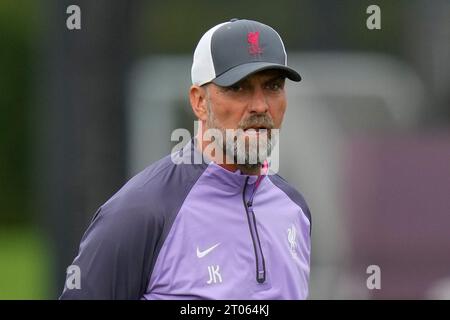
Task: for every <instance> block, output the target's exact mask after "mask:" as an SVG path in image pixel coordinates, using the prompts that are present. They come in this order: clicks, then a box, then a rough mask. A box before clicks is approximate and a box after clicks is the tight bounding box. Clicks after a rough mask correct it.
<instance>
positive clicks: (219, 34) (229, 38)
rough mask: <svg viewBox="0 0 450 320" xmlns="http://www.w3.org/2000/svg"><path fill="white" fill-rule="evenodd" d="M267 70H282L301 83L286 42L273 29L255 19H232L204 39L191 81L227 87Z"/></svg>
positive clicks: (206, 34)
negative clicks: (291, 64)
mask: <svg viewBox="0 0 450 320" xmlns="http://www.w3.org/2000/svg"><path fill="white" fill-rule="evenodd" d="M267 69H278V70H282V71H283V72H284V74H285V75H286V77H287V78H289V79H291V80H293V81H300V80H301V77H300V75H299V74H298V72H297V71H295V70H294V69H292V68H290V67H289V66H288V65H287V55H286V50H285V48H284V44H283V40H281V37H280V35H279V34H278V33H277V32H276V31H275V30H274V29H273V28H271V27H269V26H268V25H265V24H263V23H261V22H257V21H253V20H245V19H242V20H239V19H231V20H230V21H228V22H224V23H220V24H218V25H216V26H214V27H212V28H211V29H209V30H208V31H207V32H206V33H205V34H204V35H203V36H202V37H201V39H200V41H199V43H198V45H197V47H196V48H195V51H194V59H193V63H192V69H191V78H192V84H195V85H199V86H201V85H203V84H206V83H208V82H214V83H215V84H217V85H219V86H224V87H227V86H231V85H233V84H235V83H236V82H239V81H240V80H242V79H243V78H245V77H247V76H249V75H251V74H253V73H256V72H259V71H262V70H267Z"/></svg>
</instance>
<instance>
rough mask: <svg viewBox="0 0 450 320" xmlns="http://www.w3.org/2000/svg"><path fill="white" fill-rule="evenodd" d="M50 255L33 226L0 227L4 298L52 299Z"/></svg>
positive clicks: (1, 295)
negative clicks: (29, 227)
mask: <svg viewBox="0 0 450 320" xmlns="http://www.w3.org/2000/svg"><path fill="white" fill-rule="evenodd" d="M48 270H49V254H48V250H47V248H46V244H45V241H44V240H43V237H41V236H40V235H39V234H38V233H37V232H35V231H34V230H32V229H26V228H24V229H18V228H17V229H5V228H0V299H48V298H49V285H48V284H49V272H48Z"/></svg>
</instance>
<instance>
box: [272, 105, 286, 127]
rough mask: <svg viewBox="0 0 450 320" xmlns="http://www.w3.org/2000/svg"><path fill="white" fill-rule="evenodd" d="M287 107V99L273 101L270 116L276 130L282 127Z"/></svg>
mask: <svg viewBox="0 0 450 320" xmlns="http://www.w3.org/2000/svg"><path fill="white" fill-rule="evenodd" d="M286 107H287V102H286V98H280V99H276V101H273V103H272V104H271V112H270V115H271V116H272V119H273V122H274V124H275V127H276V128H279V127H280V126H281V123H282V122H283V117H284V113H285V112H286Z"/></svg>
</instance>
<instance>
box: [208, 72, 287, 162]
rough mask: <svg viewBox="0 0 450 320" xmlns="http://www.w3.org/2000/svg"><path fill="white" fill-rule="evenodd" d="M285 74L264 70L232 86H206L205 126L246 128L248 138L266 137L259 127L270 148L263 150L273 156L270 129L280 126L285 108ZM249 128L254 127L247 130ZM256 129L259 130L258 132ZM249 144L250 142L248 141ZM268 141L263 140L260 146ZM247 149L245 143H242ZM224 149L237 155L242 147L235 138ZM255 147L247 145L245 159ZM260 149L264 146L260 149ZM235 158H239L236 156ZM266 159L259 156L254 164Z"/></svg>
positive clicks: (222, 129)
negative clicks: (264, 130) (267, 139)
mask: <svg viewBox="0 0 450 320" xmlns="http://www.w3.org/2000/svg"><path fill="white" fill-rule="evenodd" d="M284 83H285V77H284V75H283V73H282V72H280V71H278V70H267V71H261V72H258V73H256V74H254V75H251V76H249V77H247V78H244V79H243V80H241V81H240V82H238V83H236V84H235V85H232V86H230V87H220V86H218V85H216V84H214V83H210V84H208V85H206V86H207V88H206V89H207V95H206V97H207V98H206V100H207V105H208V119H207V121H206V129H219V130H221V131H222V132H223V133H224V132H225V130H226V129H242V130H244V137H245V141H247V140H248V138H249V137H250V136H251V135H254V134H256V138H257V139H262V138H263V137H265V136H264V135H262V134H261V138H260V136H259V135H258V130H259V129H266V130H267V131H268V133H269V134H268V138H269V141H268V142H269V143H268V144H267V145H268V148H267V149H268V150H265V151H263V153H264V152H266V153H267V155H270V151H271V150H270V149H271V145H272V141H271V139H270V138H271V135H270V130H271V129H279V128H280V127H281V123H282V121H283V117H284V113H285V111H286V105H287V103H286V94H285V90H284ZM249 129H254V130H251V131H247V130H249ZM255 131H256V132H255ZM246 143H248V142H246ZM262 145H265V143H261V141H260V148H261V146H262ZM241 147H243V148H245V146H241ZM223 148H224V152H227V154H230V152H232V151H234V154H235V155H236V154H237V152H238V151H239V146H238V145H237V143H236V141H226V143H225V144H224V146H223ZM252 148H253V149H255V148H256V146H253V147H252V146H251V145H250V146H249V145H247V149H245V150H244V152H245V155H246V162H247V160H248V157H249V156H248V155H249V153H250V152H256V149H255V150H252ZM259 151H260V152H261V149H260V150H259ZM235 160H236V159H235ZM264 160H265V159H263V158H260V157H258V161H257V163H256V164H255V166H258V165H260V164H261V163H262V162H263V161H264Z"/></svg>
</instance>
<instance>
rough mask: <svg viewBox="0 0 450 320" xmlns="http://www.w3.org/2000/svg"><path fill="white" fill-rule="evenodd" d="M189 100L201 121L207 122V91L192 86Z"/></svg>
mask: <svg viewBox="0 0 450 320" xmlns="http://www.w3.org/2000/svg"><path fill="white" fill-rule="evenodd" d="M189 100H190V102H191V107H192V111H194V114H195V115H196V116H197V118H198V119H199V120H202V121H206V120H207V119H208V107H207V101H206V89H205V88H203V87H200V86H196V85H192V86H191V88H190V89H189Z"/></svg>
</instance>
